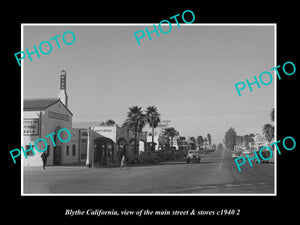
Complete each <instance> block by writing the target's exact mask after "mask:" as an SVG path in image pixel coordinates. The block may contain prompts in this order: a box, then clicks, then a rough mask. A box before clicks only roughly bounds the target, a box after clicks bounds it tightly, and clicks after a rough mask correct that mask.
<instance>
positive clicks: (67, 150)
mask: <svg viewBox="0 0 300 225" xmlns="http://www.w3.org/2000/svg"><path fill="white" fill-rule="evenodd" d="M67 155H69V145H67Z"/></svg>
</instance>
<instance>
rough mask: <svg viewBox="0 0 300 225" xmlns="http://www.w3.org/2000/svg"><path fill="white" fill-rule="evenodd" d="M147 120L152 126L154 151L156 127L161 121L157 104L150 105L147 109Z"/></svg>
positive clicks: (152, 148)
mask: <svg viewBox="0 0 300 225" xmlns="http://www.w3.org/2000/svg"><path fill="white" fill-rule="evenodd" d="M146 120H147V122H148V123H149V125H150V126H151V128H152V142H151V150H152V151H154V150H155V148H154V128H156V127H157V124H158V123H159V122H160V114H159V113H158V110H157V108H156V107H155V106H149V107H148V108H147V110H146Z"/></svg>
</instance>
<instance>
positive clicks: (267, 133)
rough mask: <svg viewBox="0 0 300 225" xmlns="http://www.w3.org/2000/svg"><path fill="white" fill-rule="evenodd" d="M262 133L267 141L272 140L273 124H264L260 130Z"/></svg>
mask: <svg viewBox="0 0 300 225" xmlns="http://www.w3.org/2000/svg"><path fill="white" fill-rule="evenodd" d="M262 132H263V134H264V135H265V137H266V139H267V141H268V142H269V144H270V142H271V141H272V139H273V138H274V126H273V125H272V124H269V123H268V124H265V125H264V126H263V130H262Z"/></svg>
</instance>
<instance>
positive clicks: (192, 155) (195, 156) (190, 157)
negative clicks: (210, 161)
mask: <svg viewBox="0 0 300 225" xmlns="http://www.w3.org/2000/svg"><path fill="white" fill-rule="evenodd" d="M185 160H186V163H190V162H197V163H200V160H201V157H200V151H199V150H189V151H188V154H187V156H186V157H185Z"/></svg>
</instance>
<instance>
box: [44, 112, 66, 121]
mask: <svg viewBox="0 0 300 225" xmlns="http://www.w3.org/2000/svg"><path fill="white" fill-rule="evenodd" d="M48 117H49V118H53V119H58V120H65V121H69V120H70V118H69V115H65V114H61V113H56V112H52V111H49V112H48Z"/></svg>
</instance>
